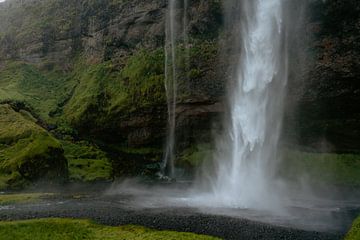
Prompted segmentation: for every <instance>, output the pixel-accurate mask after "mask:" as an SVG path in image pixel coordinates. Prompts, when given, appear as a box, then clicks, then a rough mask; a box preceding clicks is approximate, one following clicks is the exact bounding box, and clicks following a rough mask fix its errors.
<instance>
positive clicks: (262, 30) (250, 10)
mask: <svg viewBox="0 0 360 240" xmlns="http://www.w3.org/2000/svg"><path fill="white" fill-rule="evenodd" d="M283 2H284V1H283V0H243V1H241V3H240V10H239V11H241V12H238V13H236V14H237V16H239V15H240V16H241V17H240V19H239V21H240V23H239V24H234V23H233V22H231V21H230V22H229V23H228V24H230V23H232V24H234V26H236V27H235V28H237V29H233V30H232V31H231V32H232V33H236V34H238V35H239V36H235V37H234V39H237V40H236V43H235V44H234V45H233V46H232V48H233V49H240V52H241V53H240V54H238V55H239V57H238V59H237V65H236V66H235V69H236V71H235V73H234V74H233V76H232V82H231V86H230V87H229V93H228V106H229V114H228V115H229V117H228V119H227V120H226V124H225V132H224V134H223V136H222V137H221V138H220V139H219V140H218V141H217V151H216V154H215V156H214V159H215V176H212V177H211V178H209V179H208V181H210V185H211V194H209V195H207V196H204V197H205V198H207V199H208V198H209V197H210V198H211V199H212V200H211V202H212V204H213V205H217V204H218V205H221V206H228V207H240V208H263V209H273V208H275V207H277V205H278V204H280V202H281V201H280V200H281V199H279V198H280V195H281V194H280V191H281V184H280V183H279V182H278V181H276V180H275V177H274V176H273V173H274V170H275V168H276V165H277V158H278V154H277V148H278V142H279V135H280V130H281V125H282V117H283V115H282V113H283V106H282V105H283V104H282V102H283V98H284V92H285V86H286V83H287V75H288V74H287V72H288V71H287V67H288V66H287V51H286V33H285V30H284V26H283ZM227 4H230V5H232V6H236V5H237V4H239V2H238V0H228V1H227ZM232 11H234V10H233V9H232ZM232 14H234V13H232ZM228 18H230V16H228ZM233 21H235V20H233ZM233 28H234V27H233ZM207 201H209V200H207Z"/></svg>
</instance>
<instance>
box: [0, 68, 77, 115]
mask: <svg viewBox="0 0 360 240" xmlns="http://www.w3.org/2000/svg"><path fill="white" fill-rule="evenodd" d="M71 80H72V79H71V78H68V77H66V76H65V75H63V74H60V73H59V72H55V71H51V72H46V71H40V70H39V69H37V68H36V67H34V66H32V65H29V64H26V63H21V62H7V63H6V65H5V67H4V68H2V69H0V101H4V100H18V101H24V102H27V103H28V104H29V105H30V106H31V107H32V108H34V110H35V111H36V113H37V114H39V116H41V117H42V118H43V119H45V120H49V118H50V116H49V114H50V113H51V112H53V111H56V109H57V106H58V104H59V103H61V102H62V101H64V99H66V98H67V97H68V95H69V94H70V92H71V90H72V88H73V85H74V81H71Z"/></svg>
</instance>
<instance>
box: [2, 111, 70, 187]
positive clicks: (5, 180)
mask: <svg viewBox="0 0 360 240" xmlns="http://www.w3.org/2000/svg"><path fill="white" fill-rule="evenodd" d="M30 115H31V114H30V113H28V112H27V113H26V114H24V112H22V113H21V112H16V111H15V110H14V109H12V108H11V106H10V105H7V104H5V105H0V125H1V129H0V188H13V187H23V186H24V185H25V184H26V183H29V182H34V181H38V180H40V179H43V178H45V179H48V180H56V181H57V180H66V179H67V160H66V159H65V157H64V151H63V149H62V146H61V144H60V142H59V141H57V140H56V139H55V138H54V137H52V136H51V135H50V134H49V133H48V132H47V131H46V130H45V129H43V128H41V127H40V126H38V125H37V124H36V123H35V122H34V121H32V120H31V118H30V117H29V116H30Z"/></svg>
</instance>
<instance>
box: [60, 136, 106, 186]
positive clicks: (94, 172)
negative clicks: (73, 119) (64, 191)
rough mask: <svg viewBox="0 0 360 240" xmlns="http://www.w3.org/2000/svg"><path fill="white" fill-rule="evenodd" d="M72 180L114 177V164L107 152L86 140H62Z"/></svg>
mask: <svg viewBox="0 0 360 240" xmlns="http://www.w3.org/2000/svg"><path fill="white" fill-rule="evenodd" d="M62 145H63V147H64V150H65V157H66V158H67V159H68V165H69V178H70V180H72V181H81V182H92V181H99V180H100V181H101V180H102V181H104V180H111V179H112V166H111V162H110V160H109V159H108V157H107V156H106V154H105V153H104V152H103V151H101V149H99V148H98V147H97V146H96V145H94V144H91V143H88V142H86V141H80V142H70V141H62Z"/></svg>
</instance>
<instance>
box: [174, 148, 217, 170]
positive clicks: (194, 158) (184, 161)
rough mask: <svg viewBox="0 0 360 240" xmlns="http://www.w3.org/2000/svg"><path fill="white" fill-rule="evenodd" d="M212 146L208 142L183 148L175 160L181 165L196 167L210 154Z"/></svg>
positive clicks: (208, 157) (209, 156)
mask: <svg viewBox="0 0 360 240" xmlns="http://www.w3.org/2000/svg"><path fill="white" fill-rule="evenodd" d="M212 153H213V151H212V148H211V146H210V144H198V145H194V146H193V147H191V148H188V149H185V150H184V151H183V152H182V153H181V154H180V157H179V159H178V161H177V164H178V165H180V166H181V167H187V168H192V169H194V168H196V167H199V166H200V165H201V164H202V163H203V162H204V161H207V160H208V159H210V158H211V156H212Z"/></svg>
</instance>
